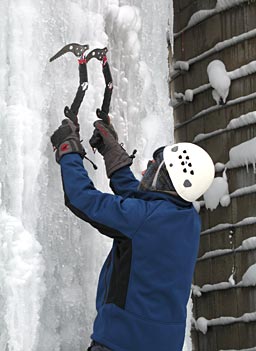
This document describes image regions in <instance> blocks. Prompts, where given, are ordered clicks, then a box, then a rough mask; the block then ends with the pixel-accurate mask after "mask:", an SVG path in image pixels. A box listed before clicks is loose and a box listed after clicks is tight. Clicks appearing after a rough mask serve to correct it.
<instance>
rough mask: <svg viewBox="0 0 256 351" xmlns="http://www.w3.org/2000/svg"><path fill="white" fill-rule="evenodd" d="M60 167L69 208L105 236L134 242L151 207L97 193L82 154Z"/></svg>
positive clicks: (65, 158) (72, 155) (63, 160)
mask: <svg viewBox="0 0 256 351" xmlns="http://www.w3.org/2000/svg"><path fill="white" fill-rule="evenodd" d="M60 165H61V174H62V181H63V188H64V193H65V203H66V206H68V207H69V209H70V210H71V211H72V212H73V213H74V214H75V215H76V216H78V217H80V218H81V219H83V220H84V221H86V222H88V223H90V224H91V225H92V226H94V227H95V228H97V229H98V230H99V231H100V232H101V233H102V234H105V235H107V236H109V237H112V238H121V237H123V236H125V237H128V238H132V237H133V235H134V233H135V232H136V231H137V230H138V228H139V227H140V226H141V225H142V223H143V222H144V221H145V219H146V218H147V215H148V214H149V213H150V204H149V203H148V202H146V201H143V200H140V199H129V198H127V199H124V198H123V197H121V196H117V195H111V194H106V193H102V192H100V191H98V190H97V189H95V187H94V185H93V183H92V181H91V180H90V178H89V177H88V174H87V171H86V170H85V169H84V166H83V161H82V158H81V157H80V155H79V154H76V153H70V154H67V155H65V156H63V157H62V158H61V160H60Z"/></svg>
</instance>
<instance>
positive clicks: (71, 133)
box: [51, 118, 86, 163]
mask: <svg viewBox="0 0 256 351" xmlns="http://www.w3.org/2000/svg"><path fill="white" fill-rule="evenodd" d="M79 129H80V127H79V124H74V123H73V122H72V121H71V120H70V119H67V118H65V119H64V120H63V121H62V122H61V125H60V127H59V128H58V129H57V130H55V132H54V133H53V135H52V136H51V143H52V145H53V148H54V150H56V154H55V158H56V162H58V163H60V160H61V158H62V156H63V155H66V154H69V153H78V154H80V155H81V157H82V158H84V156H85V155H86V152H85V150H84V148H83V146H82V144H81V142H80V135H79Z"/></svg>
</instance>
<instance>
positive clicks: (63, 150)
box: [55, 139, 86, 163]
mask: <svg viewBox="0 0 256 351" xmlns="http://www.w3.org/2000/svg"><path fill="white" fill-rule="evenodd" d="M70 153H78V154H80V155H81V157H82V158H84V156H85V155H86V152H85V149H84V147H83V145H82V144H81V143H80V141H78V140H76V139H69V140H67V141H65V142H64V143H62V144H60V146H59V147H58V149H57V151H56V153H55V158H56V162H57V163H60V160H61V158H62V156H64V155H66V154H70Z"/></svg>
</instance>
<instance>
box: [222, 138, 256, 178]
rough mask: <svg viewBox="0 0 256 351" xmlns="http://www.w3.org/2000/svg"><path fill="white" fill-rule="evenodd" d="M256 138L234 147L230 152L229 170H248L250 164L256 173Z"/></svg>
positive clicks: (227, 165)
mask: <svg viewBox="0 0 256 351" xmlns="http://www.w3.org/2000/svg"><path fill="white" fill-rule="evenodd" d="M255 148H256V138H252V139H250V140H247V141H245V142H243V143H241V144H239V145H237V146H234V147H233V148H231V149H230V151H229V161H228V162H227V164H226V167H227V168H235V167H240V166H246V167H247V170H248V166H249V164H252V165H253V169H254V173H256V153H255Z"/></svg>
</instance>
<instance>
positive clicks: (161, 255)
mask: <svg viewBox="0 0 256 351" xmlns="http://www.w3.org/2000/svg"><path fill="white" fill-rule="evenodd" d="M61 171H62V180H63V187H64V192H65V201H66V205H67V206H68V207H69V208H70V209H71V210H72V211H73V212H74V213H75V214H76V215H77V216H79V217H80V218H82V219H83V220H85V221H87V222H89V223H90V224H91V225H93V226H94V227H95V228H97V229H98V230H99V231H100V232H101V233H102V234H105V235H107V236H109V237H111V238H113V247H112V250H111V251H110V253H109V255H108V257H107V259H106V261H105V263H104V265H103V267H102V270H101V273H100V277H99V284H98V291H97V301H96V307H97V317H96V319H95V322H94V330H93V334H92V339H94V340H95V341H97V342H99V343H101V344H104V345H106V346H107V347H108V348H110V349H111V350H113V351H144V350H145V351H156V350H161V351H181V350H182V346H183V341H184V335H185V326H186V304H187V301H188V298H189V294H190V287H191V282H192V276H193V271H194V266H195V262H196V257H197V252H198V245H199V235H200V219H199V215H198V214H197V212H196V211H195V209H194V208H193V206H192V205H191V204H190V203H187V202H185V201H182V200H179V199H178V198H176V197H172V196H170V195H168V194H164V193H158V192H139V191H137V188H138V184H139V182H138V181H137V180H136V179H135V177H134V176H133V174H132V172H131V171H130V169H129V167H124V168H122V169H120V170H118V171H116V172H115V173H114V174H113V175H112V177H111V180H110V185H111V188H112V190H113V191H114V193H115V194H116V195H112V194H106V193H102V192H100V191H98V190H97V189H95V187H94V185H93V183H92V181H91V180H90V178H89V177H88V174H87V172H86V170H85V169H84V166H83V162H82V159H81V157H80V156H79V155H78V154H67V155H65V156H63V158H62V159H61Z"/></svg>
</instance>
